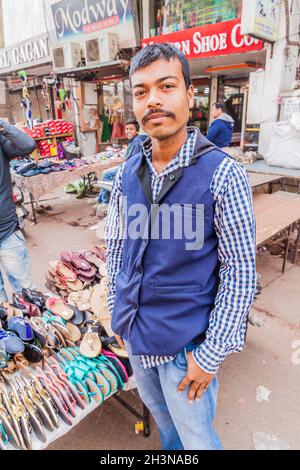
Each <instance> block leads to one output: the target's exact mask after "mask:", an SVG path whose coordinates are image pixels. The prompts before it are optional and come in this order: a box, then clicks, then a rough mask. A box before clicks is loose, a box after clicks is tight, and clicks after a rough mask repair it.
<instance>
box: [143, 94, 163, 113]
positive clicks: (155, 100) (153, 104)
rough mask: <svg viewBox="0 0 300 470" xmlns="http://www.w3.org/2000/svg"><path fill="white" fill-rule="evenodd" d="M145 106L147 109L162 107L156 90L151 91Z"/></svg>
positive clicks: (161, 101)
mask: <svg viewBox="0 0 300 470" xmlns="http://www.w3.org/2000/svg"><path fill="white" fill-rule="evenodd" d="M147 106H148V108H149V109H152V108H162V107H163V100H162V98H161V95H160V93H159V92H158V90H153V91H151V92H150V93H149V99H148V103H147Z"/></svg>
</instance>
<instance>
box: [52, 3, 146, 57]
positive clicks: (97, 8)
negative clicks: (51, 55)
mask: <svg viewBox="0 0 300 470" xmlns="http://www.w3.org/2000/svg"><path fill="white" fill-rule="evenodd" d="M51 9H52V15H53V20H54V24H55V29H56V35H57V39H58V41H61V40H68V39H72V40H73V39H74V36H80V35H86V34H93V35H94V36H95V34H97V33H99V32H101V33H103V32H110V33H117V34H118V35H119V45H120V47H121V48H127V47H128V48H130V47H136V46H137V43H138V42H139V37H137V31H138V29H137V22H136V18H137V15H136V3H135V0H60V1H59V2H56V3H54V4H53V5H51Z"/></svg>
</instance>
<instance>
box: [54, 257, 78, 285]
mask: <svg viewBox="0 0 300 470" xmlns="http://www.w3.org/2000/svg"><path fill="white" fill-rule="evenodd" d="M56 272H57V276H58V277H59V278H60V279H63V280H64V281H70V282H75V281H76V279H77V274H76V273H75V272H74V271H72V270H71V269H70V268H69V267H68V266H66V265H65V264H64V263H62V262H59V263H58V264H57V266H56Z"/></svg>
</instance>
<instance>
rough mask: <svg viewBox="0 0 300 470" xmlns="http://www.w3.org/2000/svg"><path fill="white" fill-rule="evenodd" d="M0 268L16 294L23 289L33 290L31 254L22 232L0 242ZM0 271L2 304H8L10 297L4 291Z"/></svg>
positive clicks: (0, 299)
mask: <svg viewBox="0 0 300 470" xmlns="http://www.w3.org/2000/svg"><path fill="white" fill-rule="evenodd" d="M0 267H1V270H2V272H3V271H4V272H5V273H6V275H7V277H8V280H9V282H10V284H11V286H12V288H13V291H14V292H15V293H20V292H22V289H31V288H33V285H32V280H31V273H30V264H29V254H28V250H27V247H26V243H25V238H24V236H23V234H22V232H21V231H20V230H18V231H16V232H14V233H13V234H12V235H11V236H10V237H8V238H6V239H5V240H4V241H3V242H0ZM1 270H0V302H7V300H8V297H7V294H6V292H5V289H4V281H3V277H2V274H1Z"/></svg>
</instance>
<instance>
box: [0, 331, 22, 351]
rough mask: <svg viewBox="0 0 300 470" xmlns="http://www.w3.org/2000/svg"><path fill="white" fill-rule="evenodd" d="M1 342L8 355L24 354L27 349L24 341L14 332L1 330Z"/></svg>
mask: <svg viewBox="0 0 300 470" xmlns="http://www.w3.org/2000/svg"><path fill="white" fill-rule="evenodd" d="M0 340H1V341H2V343H3V344H4V346H5V350H6V352H7V353H8V354H16V353H22V352H23V351H24V349H25V346H24V343H23V341H22V340H21V338H19V336H18V335H16V333H14V332H13V331H5V330H0Z"/></svg>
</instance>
